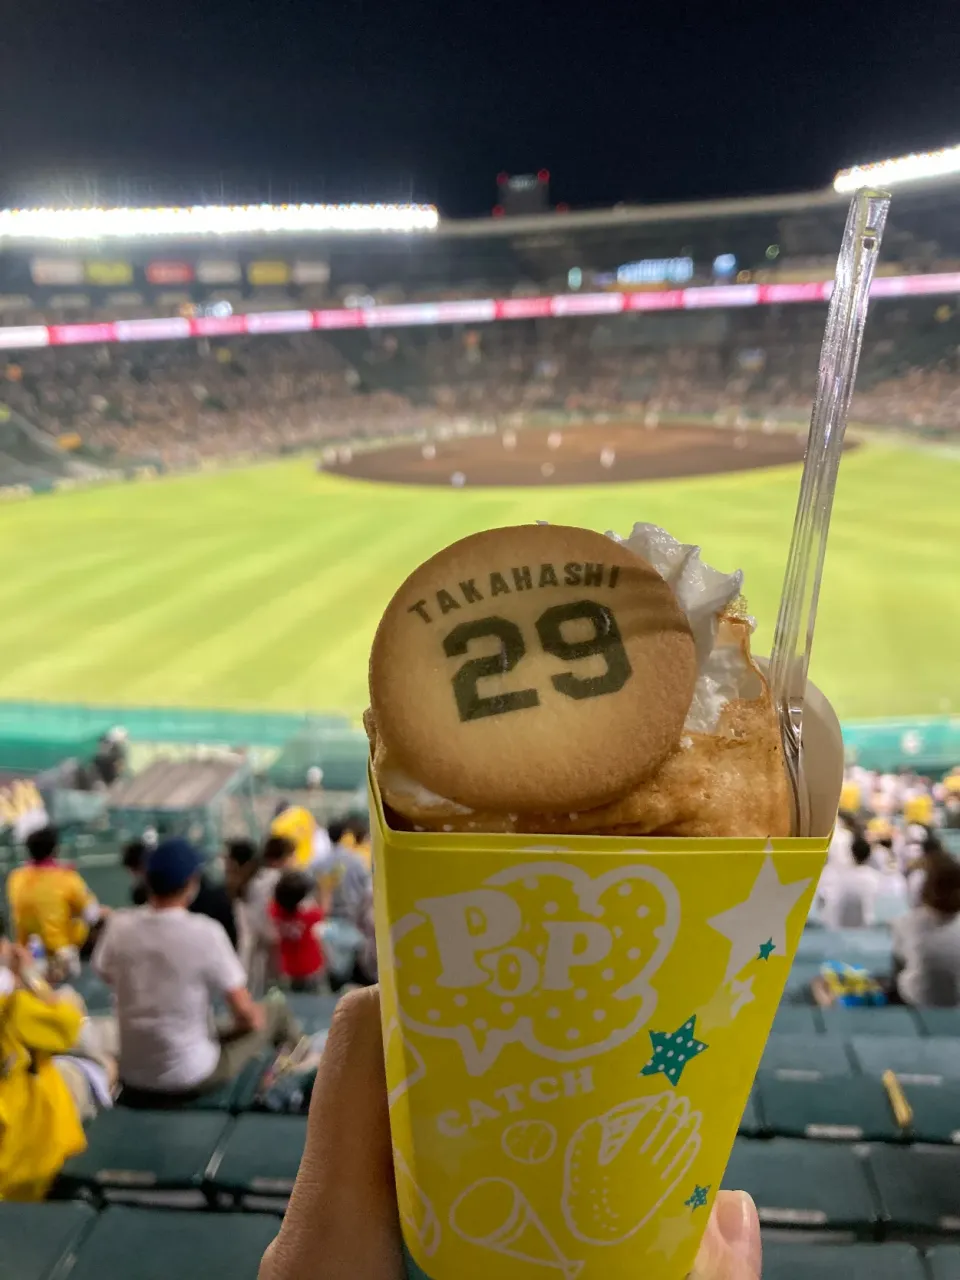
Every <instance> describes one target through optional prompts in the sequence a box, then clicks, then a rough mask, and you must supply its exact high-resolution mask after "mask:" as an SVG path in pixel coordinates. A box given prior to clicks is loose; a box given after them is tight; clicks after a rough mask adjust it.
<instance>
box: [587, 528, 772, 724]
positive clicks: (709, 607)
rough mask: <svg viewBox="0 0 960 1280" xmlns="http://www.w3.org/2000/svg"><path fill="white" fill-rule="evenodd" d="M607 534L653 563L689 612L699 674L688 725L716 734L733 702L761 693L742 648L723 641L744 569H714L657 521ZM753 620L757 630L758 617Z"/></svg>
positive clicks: (751, 620)
mask: <svg viewBox="0 0 960 1280" xmlns="http://www.w3.org/2000/svg"><path fill="white" fill-rule="evenodd" d="M607 537H608V538H611V539H612V540H613V541H614V542H619V543H621V544H622V545H623V546H625V547H628V548H629V549H630V550H631V551H633V552H634V553H635V554H636V555H638V556H642V557H643V558H644V560H646V561H647V562H648V563H649V564H652V565H653V567H654V568H655V569H656V571H657V572H658V573H659V574H660V576H661V578H663V580H664V581H665V582H666V583H667V585H668V586H669V587H670V589H671V590H672V591H673V594H674V595H675V596H676V599H677V603H678V604H679V606H680V608H681V609H682V610H683V612H684V613H685V614H686V615H687V621H688V622H689V623H690V630H691V631H692V632H693V641H694V644H695V646H696V650H697V671H698V674H697V683H696V686H695V688H694V693H693V701H692V702H691V704H690V710H689V711H688V712H687V718H686V720H685V722H684V726H683V727H684V729H685V730H686V731H687V732H688V733H711V732H712V731H713V730H714V729H715V728H716V727H717V721H718V720H719V718H720V713H721V712H722V711H723V709H724V707H725V706H726V705H727V703H728V702H731V701H732V700H734V699H735V698H742V697H756V696H757V694H758V693H759V683H758V678H757V675H756V672H755V671H754V670H753V668H752V667H751V666H750V664H749V662H747V660H746V658H745V657H744V655H743V653H742V651H741V649H740V647H739V646H738V645H736V646H735V645H718V644H717V629H718V624H719V618H720V615H721V614H722V613H723V612H724V610H725V609H726V608H727V607H728V606H729V605H730V604H732V603H733V601H734V600H736V598H737V596H738V595H739V594H740V588H741V587H742V586H743V572H742V570H740V569H737V570H736V572H735V573H721V572H720V570H719V569H713V568H711V566H710V565H708V564H704V562H703V561H702V560H701V559H700V548H699V547H695V546H691V545H690V544H689V543H685V542H678V541H677V539H676V538H674V537H672V536H671V535H670V534H669V533H667V531H666V530H665V529H661V528H660V527H659V526H658V525H655V524H635V525H634V526H633V532H632V533H631V534H630V536H629V537H627V538H621V537H620V535H619V534H617V533H611V532H609V531H608V533H607ZM749 623H750V630H751V631H752V630H753V628H754V623H753V619H749Z"/></svg>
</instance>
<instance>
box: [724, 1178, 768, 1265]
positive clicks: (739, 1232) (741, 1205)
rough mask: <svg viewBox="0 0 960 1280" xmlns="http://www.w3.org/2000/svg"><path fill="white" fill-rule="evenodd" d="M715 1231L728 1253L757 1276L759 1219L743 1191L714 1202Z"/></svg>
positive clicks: (753, 1205)
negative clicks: (724, 1242)
mask: <svg viewBox="0 0 960 1280" xmlns="http://www.w3.org/2000/svg"><path fill="white" fill-rule="evenodd" d="M717 1227H718V1229H719V1231H720V1234H721V1235H722V1236H723V1238H724V1240H725V1241H726V1243H727V1246H728V1248H729V1249H730V1250H731V1252H733V1253H735V1254H736V1255H737V1257H738V1258H741V1259H742V1260H743V1261H744V1262H745V1263H746V1264H747V1266H749V1268H750V1272H751V1274H752V1275H755V1276H759V1275H760V1262H761V1244H760V1219H759V1217H758V1216H757V1206H756V1205H755V1204H754V1203H753V1200H752V1199H751V1198H750V1196H748V1195H747V1193H746V1192H745V1191H737V1192H734V1193H732V1194H730V1195H724V1196H721V1197H719V1198H718V1200H717Z"/></svg>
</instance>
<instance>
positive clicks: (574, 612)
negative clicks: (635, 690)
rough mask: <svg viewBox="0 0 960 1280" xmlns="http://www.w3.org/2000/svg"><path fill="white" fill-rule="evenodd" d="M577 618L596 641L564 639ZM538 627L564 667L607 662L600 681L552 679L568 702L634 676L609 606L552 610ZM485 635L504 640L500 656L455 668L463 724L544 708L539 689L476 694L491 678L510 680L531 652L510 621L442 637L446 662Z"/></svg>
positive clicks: (483, 623)
mask: <svg viewBox="0 0 960 1280" xmlns="http://www.w3.org/2000/svg"><path fill="white" fill-rule="evenodd" d="M578 619H587V620H588V621H589V622H591V623H592V624H593V630H594V634H593V636H592V637H590V638H589V639H586V640H565V639H564V636H563V625H564V623H566V622H573V621H575V620H578ZM535 625H536V629H537V638H538V639H539V641H540V647H541V648H542V649H543V651H544V652H545V653H549V654H551V655H552V656H553V657H555V658H558V659H559V660H560V661H561V662H571V663H572V662H581V661H582V660H583V659H584V658H591V657H594V656H598V657H602V658H603V660H604V661H605V662H606V665H607V669H606V671H605V672H603V674H602V675H599V676H578V675H577V674H576V672H575V671H564V672H561V673H560V674H558V675H555V676H551V677H550V680H551V683H552V685H553V687H554V688H555V689H556V690H557V692H558V693H561V694H563V695H564V697H567V698H576V699H578V700H579V699H581V698H599V697H601V696H602V695H603V694H605V693H616V692H617V690H618V689H622V688H623V686H624V685H625V684H626V683H627V681H628V680H629V679H630V676H631V675H632V674H633V669H632V668H631V666H630V659H629V658H628V657H627V652H626V650H625V649H624V647H623V640H622V639H621V637H620V629H619V627H618V626H617V620H616V618H615V617H614V615H613V610H612V609H610V608H608V607H607V605H605V604H598V603H597V602H596V601H594V600H576V601H573V602H571V603H570V604H558V605H554V606H553V607H552V608H550V609H547V610H545V611H544V612H543V613H541V615H540V617H539V618H537V621H536V624H535ZM487 636H494V637H495V638H496V639H497V640H499V641H500V652H499V653H493V654H490V655H488V656H487V657H484V658H470V659H469V660H468V661H467V662H464V663H463V664H462V665H461V666H460V667H458V668H457V671H456V672H455V674H454V676H453V678H452V681H451V684H452V686H453V696H454V698H455V699H456V701H457V710H458V711H459V713H460V719H461V720H481V719H483V718H484V717H485V716H500V715H504V714H505V713H506V712H508V711H522V710H524V709H525V708H527V707H536V706H539V704H540V695H539V693H538V692H537V690H536V689H517V690H515V691H514V692H512V693H497V694H493V695H491V696H489V697H484V696H482V695H481V694H480V693H479V692H478V690H477V683H478V681H480V680H482V679H484V678H485V677H489V676H502V675H506V674H507V672H509V671H512V670H513V669H514V667H516V666H517V664H518V663H519V662H520V661H521V659H522V658H523V657H524V655H525V654H526V652H527V646H526V642H525V640H524V638H523V632H522V631H521V630H520V628H519V627H518V626H517V624H516V623H515V622H511V621H510V620H509V618H500V617H490V618H476V619H474V620H473V621H472V622H461V623H460V625H459V626H457V627H454V628H453V630H452V631H451V632H450V633H449V634H448V635H446V636H445V637H444V640H443V651H444V653H445V654H446V655H447V657H448V658H456V657H459V656H461V655H462V654H465V653H467V652H468V651H469V648H470V645H471V644H472V643H473V642H474V641H475V640H480V639H483V638H485V637H487Z"/></svg>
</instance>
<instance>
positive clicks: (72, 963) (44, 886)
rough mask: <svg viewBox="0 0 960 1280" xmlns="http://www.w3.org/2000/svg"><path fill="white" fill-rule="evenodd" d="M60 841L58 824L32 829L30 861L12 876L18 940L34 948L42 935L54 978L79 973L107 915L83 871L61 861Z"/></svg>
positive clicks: (9, 885)
mask: <svg viewBox="0 0 960 1280" xmlns="http://www.w3.org/2000/svg"><path fill="white" fill-rule="evenodd" d="M59 839H60V837H59V833H58V832H57V829H56V827H53V826H45V827H41V828H40V830H39V831H32V832H31V833H30V835H29V836H27V856H28V858H29V860H30V861H29V863H28V865H27V866H25V867H17V868H16V869H15V870H13V871H11V873H10V875H9V877H8V879H7V898H8V900H9V903H10V910H11V913H12V916H13V929H14V936H15V938H16V941H17V942H18V943H19V944H20V945H21V946H28V945H29V943H30V939H31V938H37V939H39V941H40V944H41V946H42V947H43V950H44V953H45V955H46V957H47V962H48V965H49V970H50V977H51V980H53V981H59V980H62V978H63V977H64V976H66V975H67V974H69V973H76V972H77V971H78V969H79V965H80V959H79V957H80V948H81V947H82V946H83V944H84V942H85V941H86V939H87V935H88V933H89V931H90V929H91V927H92V926H93V925H95V924H96V923H97V921H98V920H100V918H101V916H102V915H103V914H104V913H105V908H103V907H101V906H100V904H99V903H98V902H97V899H96V897H95V896H94V895H93V893H91V891H90V889H89V888H88V886H87V884H86V882H85V881H84V879H83V877H82V876H81V875H80V873H79V872H78V871H76V870H74V868H73V867H69V866H65V865H64V864H63V863H62V862H59V861H58V860H57V848H58V845H59Z"/></svg>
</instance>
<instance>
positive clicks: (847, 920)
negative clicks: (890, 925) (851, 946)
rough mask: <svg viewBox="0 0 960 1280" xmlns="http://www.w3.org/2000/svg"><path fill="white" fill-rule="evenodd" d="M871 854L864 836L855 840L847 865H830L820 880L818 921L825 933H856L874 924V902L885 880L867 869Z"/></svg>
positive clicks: (881, 890) (869, 867)
mask: <svg viewBox="0 0 960 1280" xmlns="http://www.w3.org/2000/svg"><path fill="white" fill-rule="evenodd" d="M872 856H873V850H872V849H871V847H870V845H869V844H868V843H867V841H866V840H865V839H864V838H863V836H859V835H858V836H854V838H853V841H852V844H851V848H850V863H849V865H843V864H842V863H840V864H833V865H829V866H827V867H826V868H825V869H824V872H823V875H822V876H821V878H820V885H819V887H818V890H817V892H818V895H819V898H820V918H821V920H822V922H823V924H825V925H826V927H827V928H828V929H859V928H862V927H864V926H866V925H872V924H874V923H875V922H876V904H877V899H878V898H879V897H880V896H881V894H882V893H883V891H884V876H883V874H882V873H881V872H880V871H878V870H877V869H876V868H875V867H872V866H871V865H870V859H871V857H872Z"/></svg>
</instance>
